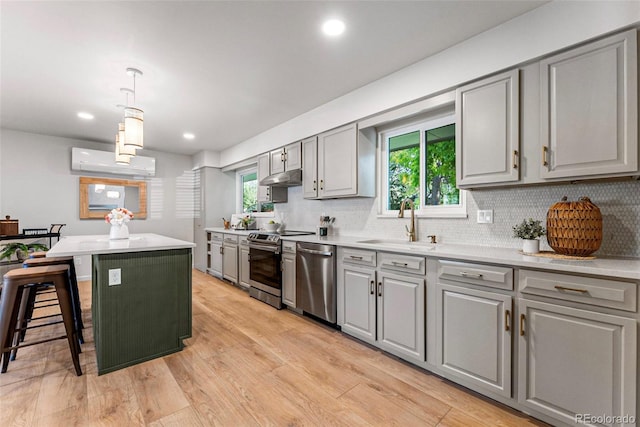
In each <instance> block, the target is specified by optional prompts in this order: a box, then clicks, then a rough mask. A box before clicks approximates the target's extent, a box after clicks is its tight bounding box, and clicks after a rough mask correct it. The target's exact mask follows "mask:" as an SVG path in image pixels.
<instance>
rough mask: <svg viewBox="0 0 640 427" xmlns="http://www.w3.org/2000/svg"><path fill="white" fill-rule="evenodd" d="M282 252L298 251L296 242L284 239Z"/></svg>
mask: <svg viewBox="0 0 640 427" xmlns="http://www.w3.org/2000/svg"><path fill="white" fill-rule="evenodd" d="M282 252H288V253H294V254H295V253H296V242H285V241H284V240H283V241H282Z"/></svg>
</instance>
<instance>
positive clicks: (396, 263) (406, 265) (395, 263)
mask: <svg viewBox="0 0 640 427" xmlns="http://www.w3.org/2000/svg"><path fill="white" fill-rule="evenodd" d="M391 264H393V265H395V266H400V267H408V266H409V264H407V263H406V262H400V261H391Z"/></svg>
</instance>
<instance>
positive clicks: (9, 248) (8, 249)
mask: <svg viewBox="0 0 640 427" xmlns="http://www.w3.org/2000/svg"><path fill="white" fill-rule="evenodd" d="M46 250H49V248H48V247H47V246H46V245H43V244H41V243H21V242H15V243H7V244H6V245H4V246H3V247H2V252H0V259H9V258H11V257H12V256H13V254H15V255H16V258H17V259H18V260H19V261H24V260H25V259H27V258H29V252H33V251H46Z"/></svg>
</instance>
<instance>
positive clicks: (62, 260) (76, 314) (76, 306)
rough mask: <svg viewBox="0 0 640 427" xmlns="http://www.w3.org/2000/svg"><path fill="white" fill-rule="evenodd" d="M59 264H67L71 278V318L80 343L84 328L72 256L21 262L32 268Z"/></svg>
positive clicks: (82, 340) (82, 338)
mask: <svg viewBox="0 0 640 427" xmlns="http://www.w3.org/2000/svg"><path fill="white" fill-rule="evenodd" d="M59 264H63V265H68V266H69V278H70V280H71V300H72V302H73V319H74V324H75V326H76V332H77V333H78V339H79V342H80V344H84V337H83V335H82V330H83V329H84V323H83V322H82V307H81V306H80V292H79V291H78V278H77V276H76V266H75V263H74V262H73V257H72V256H63V257H49V258H34V259H27V260H25V261H24V262H23V263H22V266H23V267H25V268H32V267H43V266H46V265H59Z"/></svg>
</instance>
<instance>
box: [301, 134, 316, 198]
mask: <svg viewBox="0 0 640 427" xmlns="http://www.w3.org/2000/svg"><path fill="white" fill-rule="evenodd" d="M302 196H303V197H304V198H305V199H315V198H316V197H318V137H317V136H312V137H311V138H307V139H305V140H304V141H302Z"/></svg>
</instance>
